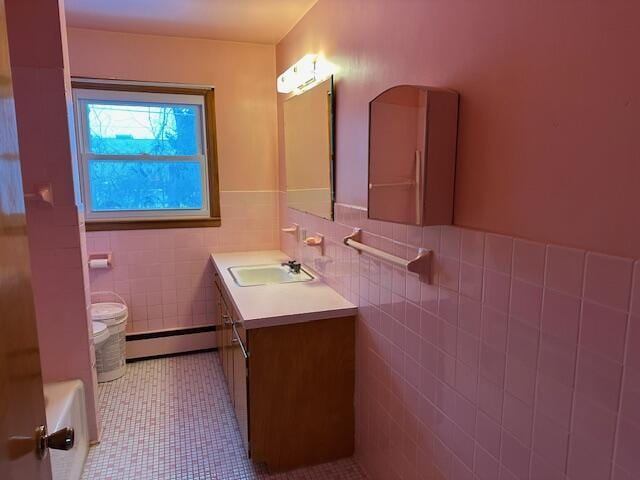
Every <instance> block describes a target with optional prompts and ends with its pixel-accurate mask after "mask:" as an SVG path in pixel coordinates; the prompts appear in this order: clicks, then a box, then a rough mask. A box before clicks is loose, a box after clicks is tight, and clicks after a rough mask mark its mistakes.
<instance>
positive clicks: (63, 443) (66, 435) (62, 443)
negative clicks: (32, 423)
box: [36, 425, 75, 458]
mask: <svg viewBox="0 0 640 480" xmlns="http://www.w3.org/2000/svg"><path fill="white" fill-rule="evenodd" d="M74 442H75V433H74V431H73V428H70V427H65V428H61V429H60V430H58V431H56V432H53V433H52V434H50V435H49V434H47V427H45V426H44V425H41V426H39V427H38V428H37V429H36V453H37V454H38V457H40V458H44V457H45V455H46V454H47V451H48V450H49V449H50V448H53V449H54V450H71V449H72V448H73V444H74Z"/></svg>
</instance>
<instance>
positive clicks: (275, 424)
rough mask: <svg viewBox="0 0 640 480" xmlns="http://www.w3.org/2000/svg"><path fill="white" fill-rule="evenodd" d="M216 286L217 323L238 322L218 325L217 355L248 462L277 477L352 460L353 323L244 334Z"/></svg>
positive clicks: (221, 288)
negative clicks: (249, 460)
mask: <svg viewBox="0 0 640 480" xmlns="http://www.w3.org/2000/svg"><path fill="white" fill-rule="evenodd" d="M216 286H217V288H216V290H217V292H216V293H217V295H218V296H219V297H220V298H219V302H220V305H221V309H220V311H221V312H222V313H221V317H223V316H224V315H229V316H230V318H232V319H233V318H235V320H236V322H235V323H231V324H230V325H225V323H224V320H225V319H224V318H220V319H219V324H220V325H221V328H222V333H221V337H220V339H221V341H220V349H219V350H220V358H221V361H222V364H223V370H224V372H225V377H226V381H227V386H228V388H229V394H230V397H231V399H232V402H233V405H234V410H235V414H236V418H237V420H238V425H239V427H240V431H241V433H242V436H243V440H244V442H245V447H246V448H247V451H248V453H249V455H250V457H251V459H252V460H253V461H254V462H257V463H264V464H266V465H267V468H268V469H269V470H270V471H281V470H288V469H292V468H297V467H302V466H307V465H314V464H318V463H323V462H328V461H331V460H336V459H338V458H343V457H349V456H351V455H352V454H353V449H354V435H355V434H354V405H353V397H354V386H355V318H354V317H342V318H331V319H325V320H314V321H309V322H304V323H296V324H290V325H280V326H273V327H265V328H258V329H251V330H245V329H244V327H243V326H242V323H241V322H240V321H239V318H238V316H237V315H236V314H235V312H234V311H233V307H231V305H232V303H231V302H230V301H229V299H228V297H227V294H226V290H225V289H224V286H223V285H222V284H221V283H220V279H219V278H218V277H217V276H216ZM225 307H226V313H225ZM234 315H236V316H235V317H234ZM227 327H228V328H227Z"/></svg>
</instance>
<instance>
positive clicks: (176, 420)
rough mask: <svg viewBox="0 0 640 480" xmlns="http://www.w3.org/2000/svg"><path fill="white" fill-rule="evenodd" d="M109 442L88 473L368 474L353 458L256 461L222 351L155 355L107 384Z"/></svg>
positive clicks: (281, 478)
mask: <svg viewBox="0 0 640 480" xmlns="http://www.w3.org/2000/svg"><path fill="white" fill-rule="evenodd" d="M98 390H99V404H100V406H99V408H100V414H101V416H102V425H103V432H102V442H101V443H100V444H99V445H97V446H94V447H92V448H91V449H90V451H89V456H88V458H87V462H86V465H85V470H84V474H83V477H82V478H83V479H84V480H134V479H135V480H165V479H167V480H169V479H171V480H173V479H175V480H199V479H202V480H204V479H207V480H245V479H247V480H248V479H256V480H321V479H322V480H324V479H327V480H329V479H330V480H360V479H365V478H366V477H365V475H364V474H363V473H362V470H361V469H360V468H359V467H358V465H357V464H356V463H355V462H354V461H353V460H352V459H345V460H341V461H337V462H334V463H329V464H324V465H318V466H315V467H311V468H305V469H300V470H295V471H291V472H287V473H281V474H278V475H269V474H268V473H266V471H265V469H264V468H262V467H260V466H255V465H253V464H252V462H251V461H250V460H249V459H248V458H247V457H246V454H245V452H244V450H243V448H242V442H241V437H240V432H239V430H238V427H237V425H236V421H235V417H234V414H233V408H232V406H231V403H230V401H229V397H228V394H227V390H226V388H225V386H224V380H223V373H222V370H221V368H220V364H219V362H218V356H217V354H215V353H200V354H194V355H185V356H179V357H171V358H164V359H159V360H148V361H143V362H138V363H133V364H130V365H128V367H127V374H126V375H125V376H124V377H123V378H121V379H118V380H116V381H113V382H110V383H106V384H101V385H100V386H99V389H98Z"/></svg>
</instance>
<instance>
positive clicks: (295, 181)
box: [284, 77, 334, 220]
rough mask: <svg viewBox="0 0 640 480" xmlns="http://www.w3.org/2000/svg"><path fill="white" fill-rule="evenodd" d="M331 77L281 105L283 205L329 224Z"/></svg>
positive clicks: (331, 160) (331, 196)
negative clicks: (285, 179)
mask: <svg viewBox="0 0 640 480" xmlns="http://www.w3.org/2000/svg"><path fill="white" fill-rule="evenodd" d="M333 98H334V97H333V77H330V78H328V79H327V80H325V81H324V82H322V83H319V84H318V85H316V86H315V87H313V88H312V89H310V90H307V91H306V92H304V93H302V94H300V95H296V96H294V97H291V98H289V99H288V100H287V101H286V102H285V103H284V149H285V165H286V173H287V205H288V206H289V207H291V208H295V209H296V210H301V211H303V212H307V213H311V214H313V215H317V216H319V217H322V218H326V219H329V220H333V111H334V101H333Z"/></svg>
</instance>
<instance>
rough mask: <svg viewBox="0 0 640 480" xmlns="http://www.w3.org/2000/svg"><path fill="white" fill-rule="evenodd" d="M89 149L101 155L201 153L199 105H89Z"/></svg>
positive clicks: (101, 103) (94, 103)
mask: <svg viewBox="0 0 640 480" xmlns="http://www.w3.org/2000/svg"><path fill="white" fill-rule="evenodd" d="M86 108H87V119H88V123H89V132H88V134H89V150H90V151H91V152H92V153H97V154H103V155H145V154H146V155H197V154H199V153H201V148H200V145H199V138H198V129H199V120H200V107H199V106H198V105H178V104H172V105H166V104H159V103H148V104H143V103H121V102H111V103H105V102H93V101H92V102H89V103H87V104H86Z"/></svg>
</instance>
